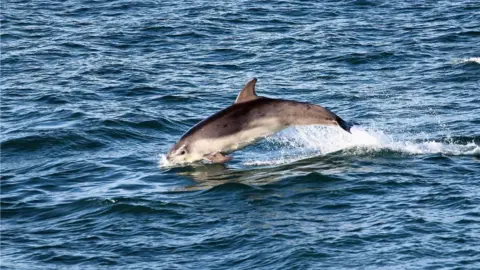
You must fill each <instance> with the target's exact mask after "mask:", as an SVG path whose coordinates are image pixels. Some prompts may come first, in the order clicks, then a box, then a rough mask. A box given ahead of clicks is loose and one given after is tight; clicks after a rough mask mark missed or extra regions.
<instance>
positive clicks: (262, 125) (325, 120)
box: [167, 78, 351, 164]
mask: <svg viewBox="0 0 480 270" xmlns="http://www.w3.org/2000/svg"><path fill="white" fill-rule="evenodd" d="M256 82H257V79H256V78H253V79H252V80H251V81H250V82H248V83H247V84H246V85H245V87H244V88H243V89H242V91H240V93H239V94H238V96H237V99H236V100H235V103H234V104H233V105H231V106H229V107H227V108H225V109H223V110H221V111H219V112H217V113H215V114H214V115H212V116H210V117H208V118H206V119H204V120H203V121H201V122H200V123H198V124H196V125H195V126H194V127H192V128H191V129H190V130H189V131H187V133H185V134H184V135H183V136H182V137H181V138H180V140H178V142H177V143H175V144H174V145H173V147H172V148H171V149H170V151H169V152H168V154H167V160H168V161H169V162H172V163H176V164H181V163H190V162H195V161H200V160H208V161H211V162H216V163H224V162H227V161H229V160H230V159H232V158H231V157H229V156H226V154H229V153H231V152H233V151H236V150H239V149H242V148H244V147H246V146H248V145H250V144H252V143H255V142H257V141H259V140H261V139H263V138H265V137H267V136H269V135H272V134H274V133H276V132H278V131H280V130H282V129H285V128H287V127H290V126H304V125H336V126H340V127H341V128H343V129H344V130H345V131H347V132H350V127H351V125H350V124H349V123H347V122H345V121H343V120H342V119H341V118H340V117H338V116H337V115H336V114H334V113H333V112H331V111H329V110H327V109H325V108H324V107H322V106H319V105H314V104H309V103H304V102H297V101H291V100H283V99H272V98H266V97H260V96H257V94H256V92H255V83H256Z"/></svg>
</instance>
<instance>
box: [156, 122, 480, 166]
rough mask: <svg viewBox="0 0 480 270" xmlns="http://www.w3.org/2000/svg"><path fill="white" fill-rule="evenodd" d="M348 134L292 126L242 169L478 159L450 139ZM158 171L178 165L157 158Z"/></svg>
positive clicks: (477, 150)
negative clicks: (408, 158) (369, 159)
mask: <svg viewBox="0 0 480 270" xmlns="http://www.w3.org/2000/svg"><path fill="white" fill-rule="evenodd" d="M351 132H352V133H351V134H350V133H347V132H345V131H343V130H341V129H338V128H334V127H333V128H332V127H323V126H308V127H293V128H289V129H286V130H284V131H282V132H280V133H279V134H277V135H275V136H272V137H268V138H266V141H267V145H269V147H268V151H267V152H268V153H267V154H262V155H260V157H259V155H258V153H245V158H246V159H247V161H245V162H243V165H246V166H260V165H280V164H287V163H291V162H295V161H298V160H301V159H306V158H311V157H316V156H321V155H327V154H330V153H334V152H339V151H343V153H342V154H345V155H365V154H370V153H378V152H380V151H385V150H387V151H393V152H398V153H403V154H407V155H422V154H437V153H440V154H444V155H465V156H480V146H479V145H477V144H476V143H475V142H473V138H472V142H470V143H464V144H461V143H455V142H453V141H451V140H446V141H435V140H423V141H418V140H414V141H412V140H402V139H398V138H395V137H394V136H391V135H388V134H386V133H385V132H383V131H381V130H376V129H373V128H365V127H361V126H354V127H352V129H351ZM158 165H159V166H160V167H161V168H172V167H176V166H181V164H174V163H172V162H170V161H168V159H167V156H166V155H164V154H161V155H159V161H158Z"/></svg>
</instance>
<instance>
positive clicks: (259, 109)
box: [182, 97, 350, 140]
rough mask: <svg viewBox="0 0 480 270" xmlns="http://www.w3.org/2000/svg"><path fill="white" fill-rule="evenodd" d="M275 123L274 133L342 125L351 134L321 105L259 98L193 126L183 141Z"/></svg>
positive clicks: (226, 134)
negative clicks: (288, 129) (314, 126)
mask: <svg viewBox="0 0 480 270" xmlns="http://www.w3.org/2000/svg"><path fill="white" fill-rule="evenodd" d="M267 122H268V123H272V124H270V125H273V126H272V128H273V129H276V130H275V131H278V130H281V129H283V128H287V127H289V126H295V125H339V126H340V127H342V128H343V129H345V130H346V131H348V132H349V128H350V127H349V125H348V124H347V123H346V122H345V121H343V120H342V119H341V118H340V117H338V116H337V115H336V114H334V113H332V112H330V111H329V110H327V109H325V108H323V107H322V106H319V105H314V104H309V103H303V102H296V101H290V100H282V99H271V98H264V97H259V98H257V99H255V100H251V101H248V102H242V103H235V104H233V105H231V106H229V107H227V108H225V109H223V110H221V111H219V112H217V113H216V114H214V115H212V116H210V117H208V118H206V119H205V120H203V121H201V122H199V123H198V124H197V125H195V126H194V127H192V128H191V129H190V130H189V131H188V132H187V133H185V135H183V137H182V139H186V138H190V139H191V140H195V138H202V139H206V138H212V139H213V138H219V137H225V136H229V135H233V134H236V133H238V132H241V131H244V130H248V129H252V128H256V127H258V126H259V125H265V123H267Z"/></svg>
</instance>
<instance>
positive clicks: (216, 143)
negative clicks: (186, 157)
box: [191, 118, 284, 156]
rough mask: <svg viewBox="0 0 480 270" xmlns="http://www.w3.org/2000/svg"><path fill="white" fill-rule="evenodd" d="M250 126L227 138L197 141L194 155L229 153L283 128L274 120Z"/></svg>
mask: <svg viewBox="0 0 480 270" xmlns="http://www.w3.org/2000/svg"><path fill="white" fill-rule="evenodd" d="M250 126H251V128H248V129H246V130H242V131H240V132H237V133H235V134H232V135H229V136H224V137H219V138H213V139H212V138H210V139H202V140H198V141H196V142H195V143H194V144H193V145H192V146H193V147H192V149H195V152H196V153H195V154H197V155H202V156H203V155H205V154H210V153H216V152H223V153H229V152H233V151H235V150H239V149H242V148H244V147H246V146H248V145H250V144H252V143H255V142H257V141H259V140H261V139H263V138H265V137H267V136H270V135H272V134H273V133H276V132H278V131H280V130H282V129H283V128H284V126H282V125H281V124H280V122H279V121H278V120H277V119H275V118H271V119H263V120H258V121H255V122H253V123H252V124H251V125H250ZM191 154H193V153H191Z"/></svg>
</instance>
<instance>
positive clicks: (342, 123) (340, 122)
mask: <svg viewBox="0 0 480 270" xmlns="http://www.w3.org/2000/svg"><path fill="white" fill-rule="evenodd" d="M335 121H337V123H338V125H339V126H340V127H341V128H343V130H345V131H346V132H348V133H352V132H350V128H351V127H352V126H353V125H352V124H351V123H349V122H347V121H344V120H343V119H342V118H340V117H338V116H337V118H336V119H335Z"/></svg>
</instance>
